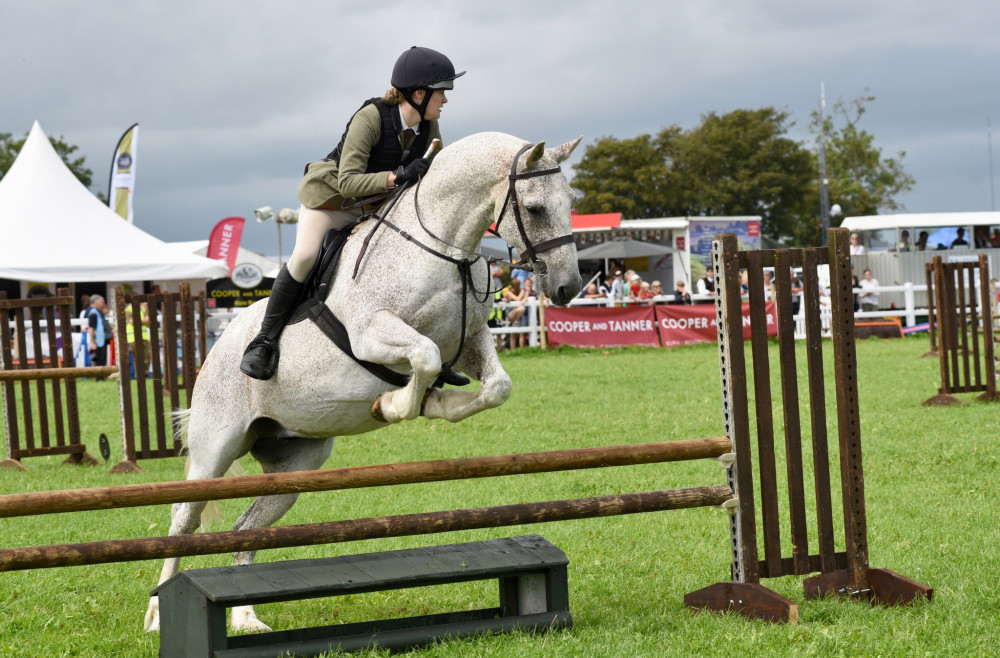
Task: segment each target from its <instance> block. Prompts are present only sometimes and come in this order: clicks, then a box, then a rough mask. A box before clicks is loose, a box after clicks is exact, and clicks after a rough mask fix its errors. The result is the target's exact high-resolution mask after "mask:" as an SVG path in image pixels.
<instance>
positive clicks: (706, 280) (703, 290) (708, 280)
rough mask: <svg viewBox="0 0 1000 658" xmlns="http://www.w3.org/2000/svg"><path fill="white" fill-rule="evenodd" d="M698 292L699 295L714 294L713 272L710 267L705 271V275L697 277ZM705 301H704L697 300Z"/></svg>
mask: <svg viewBox="0 0 1000 658" xmlns="http://www.w3.org/2000/svg"><path fill="white" fill-rule="evenodd" d="M698 294H699V295H713V296H714V295H715V273H714V272H712V268H709V269H708V270H706V271H705V276H703V277H702V278H700V279H698ZM699 303H702V304H704V303H706V302H699Z"/></svg>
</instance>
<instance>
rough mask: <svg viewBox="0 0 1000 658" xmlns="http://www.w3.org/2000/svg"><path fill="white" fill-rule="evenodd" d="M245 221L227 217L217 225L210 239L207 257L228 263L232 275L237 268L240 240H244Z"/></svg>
mask: <svg viewBox="0 0 1000 658" xmlns="http://www.w3.org/2000/svg"><path fill="white" fill-rule="evenodd" d="M243 221H244V220H243V218H242V217H226V218H225V219H224V220H222V221H221V222H219V223H218V224H216V225H215V228H213V229H212V235H211V237H209V239H208V252H207V253H206V254H205V257H206V258H211V259H212V260H224V261H226V265H228V266H229V273H230V274H232V273H233V268H234V267H236V254H237V253H238V252H239V250H240V240H242V239H243Z"/></svg>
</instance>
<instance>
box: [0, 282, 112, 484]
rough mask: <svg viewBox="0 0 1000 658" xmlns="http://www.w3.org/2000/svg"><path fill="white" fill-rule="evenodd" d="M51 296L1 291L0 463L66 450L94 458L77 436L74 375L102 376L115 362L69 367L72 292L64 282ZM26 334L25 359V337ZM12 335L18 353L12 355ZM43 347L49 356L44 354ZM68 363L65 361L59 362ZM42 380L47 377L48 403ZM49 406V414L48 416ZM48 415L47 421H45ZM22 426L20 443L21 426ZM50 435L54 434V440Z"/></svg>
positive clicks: (76, 459) (71, 457)
mask: <svg viewBox="0 0 1000 658" xmlns="http://www.w3.org/2000/svg"><path fill="white" fill-rule="evenodd" d="M56 293H57V294H56V296H55V297H42V298H35V299H15V300H8V299H7V293H5V292H3V291H0V384H2V386H3V401H4V404H3V408H4V421H5V424H4V428H5V430H6V434H7V459H6V460H4V461H3V462H0V468H17V469H22V470H23V469H25V468H26V467H25V465H24V464H23V463H22V462H21V460H22V459H24V458H26V457H41V456H44V455H68V457H67V458H66V462H65V463H70V464H87V465H93V464H96V463H97V460H96V459H94V458H93V457H92V456H91V455H89V454H87V447H86V446H85V445H83V443H81V441H80V411H79V407H78V406H77V397H76V378H78V377H101V376H107V375H110V374H112V373H115V372H118V368H117V366H91V367H87V368H76V367H74V365H73V364H74V360H73V359H74V356H73V327H72V325H71V324H70V320H71V318H73V298H72V297H71V296H70V294H69V290H68V289H67V288H60V289H59V290H58V291H56ZM8 312H13V313H14V326H15V334H12V333H11V329H10V323H9V322H8ZM29 334H30V335H31V344H30V347H31V350H30V354H33V355H34V358H32V359H29V358H27V355H28V354H29V349H28V348H29V343H28V340H27V336H28V335H29ZM15 341H16V347H17V354H18V358H17V359H15V358H14V352H13V348H14V346H15V345H14V344H15ZM46 350H47V351H48V356H44V354H45V352H46ZM64 364H70V365H64ZM15 381H19V382H21V384H20V393H21V395H20V401H21V413H22V419H23V420H22V422H18V409H17V407H18V404H17V387H16V386H15V384H14V382H15ZM32 381H34V382H35V387H34V388H35V394H36V397H35V400H36V401H37V419H38V436H37V441H36V432H35V424H34V419H35V417H36V406H35V405H33V399H32V398H33V396H32V386H31V383H30V382H32ZM46 382H51V406H50V405H49V401H50V399H49V391H48V389H47V386H46ZM50 410H51V413H52V418H51V419H50V417H49V412H50ZM50 420H51V421H52V426H50V422H49V421H50ZM22 424H23V428H24V445H23V446H22V445H21V431H20V427H21V426H22ZM53 439H54V440H53Z"/></svg>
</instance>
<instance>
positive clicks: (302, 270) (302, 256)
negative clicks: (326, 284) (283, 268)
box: [286, 206, 361, 283]
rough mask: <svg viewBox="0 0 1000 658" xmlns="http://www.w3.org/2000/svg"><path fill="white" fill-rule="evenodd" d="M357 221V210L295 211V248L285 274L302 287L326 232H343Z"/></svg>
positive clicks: (312, 209)
mask: <svg viewBox="0 0 1000 658" xmlns="http://www.w3.org/2000/svg"><path fill="white" fill-rule="evenodd" d="M360 217H361V208H352V209H351V210H316V209H315V208H306V207H305V206H301V207H300V208H299V223H298V225H297V227H296V229H295V248H294V249H293V250H292V256H291V258H289V259H288V263H286V265H287V267H288V273H289V274H291V275H292V278H293V279H295V280H296V281H298V282H299V283H305V280H306V277H307V276H309V272H311V271H312V268H313V265H315V264H316V258H317V257H318V256H319V251H320V249H322V248H323V238H324V237H325V236H326V234H327V232H328V231H329V230H330V229H334V228H335V229H343V228H346V227H348V226H351V225H353V224H355V223H357V221H358V219H359V218H360Z"/></svg>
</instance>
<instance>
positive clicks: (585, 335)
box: [545, 301, 778, 347]
mask: <svg viewBox="0 0 1000 658" xmlns="http://www.w3.org/2000/svg"><path fill="white" fill-rule="evenodd" d="M764 312H765V315H766V323H767V335H768V336H777V335H778V325H777V321H776V317H777V314H776V307H775V303H774V302H773V301H770V302H767V303H766V304H765V305H764ZM716 317H717V314H716V310H715V304H695V305H693V306H674V305H658V306H632V307H624V308H603V307H593V306H591V307H583V306H577V307H570V308H554V307H547V308H546V309H545V331H546V335H547V337H548V342H549V345H552V346H553V347H558V346H559V345H571V346H574V347H621V346H624V345H651V346H654V347H659V346H661V345H662V346H663V347H677V346H678V345H693V344H695V343H714V342H715V341H716V340H718V335H717V330H716ZM743 338H744V339H748V338H750V305H749V304H743Z"/></svg>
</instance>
